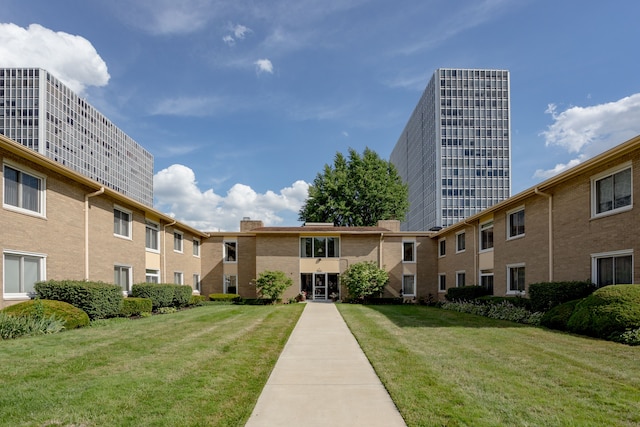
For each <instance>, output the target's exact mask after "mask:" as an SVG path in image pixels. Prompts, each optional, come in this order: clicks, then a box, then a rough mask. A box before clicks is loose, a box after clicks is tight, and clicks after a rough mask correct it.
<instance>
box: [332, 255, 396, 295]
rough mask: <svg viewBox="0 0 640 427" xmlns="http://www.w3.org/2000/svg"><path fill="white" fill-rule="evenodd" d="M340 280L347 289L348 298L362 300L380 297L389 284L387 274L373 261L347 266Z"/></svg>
mask: <svg viewBox="0 0 640 427" xmlns="http://www.w3.org/2000/svg"><path fill="white" fill-rule="evenodd" d="M340 280H341V282H342V283H343V284H344V285H345V286H346V287H347V290H348V291H349V297H350V298H352V299H353V298H355V299H356V300H362V299H364V298H365V297H369V296H373V295H380V293H381V292H382V290H383V289H384V287H385V285H386V284H387V282H389V273H387V272H386V271H385V270H384V269H383V268H379V267H378V265H377V264H376V263H375V262H373V261H363V262H358V263H355V264H352V265H351V266H349V268H347V270H346V271H345V272H344V273H343V274H342V276H341V279H340Z"/></svg>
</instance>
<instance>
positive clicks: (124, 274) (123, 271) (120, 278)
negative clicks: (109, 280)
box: [113, 265, 131, 292]
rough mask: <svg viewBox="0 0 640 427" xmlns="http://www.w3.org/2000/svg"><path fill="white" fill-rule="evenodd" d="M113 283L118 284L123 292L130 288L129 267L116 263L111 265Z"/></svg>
mask: <svg viewBox="0 0 640 427" xmlns="http://www.w3.org/2000/svg"><path fill="white" fill-rule="evenodd" d="M113 283H115V284H116V285H118V286H120V287H121V288H122V291H123V292H129V291H130V290H131V267H129V266H124V265H116V266H114V267H113Z"/></svg>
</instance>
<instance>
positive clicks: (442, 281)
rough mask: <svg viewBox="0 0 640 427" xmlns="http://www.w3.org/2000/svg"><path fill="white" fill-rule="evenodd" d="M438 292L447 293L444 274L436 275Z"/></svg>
mask: <svg viewBox="0 0 640 427" xmlns="http://www.w3.org/2000/svg"><path fill="white" fill-rule="evenodd" d="M438 291H439V292H446V291H447V276H446V275H445V274H438Z"/></svg>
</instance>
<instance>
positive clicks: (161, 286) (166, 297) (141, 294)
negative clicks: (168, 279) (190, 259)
mask: <svg viewBox="0 0 640 427" xmlns="http://www.w3.org/2000/svg"><path fill="white" fill-rule="evenodd" d="M191 293H192V289H191V286H187V285H174V284H170V283H136V284H135V285H133V286H132V288H131V295H132V296H133V297H136V298H148V299H150V300H151V301H152V305H153V309H154V310H157V309H158V308H162V307H185V306H187V305H189V302H190V301H191Z"/></svg>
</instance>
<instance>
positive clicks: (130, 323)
mask: <svg viewBox="0 0 640 427" xmlns="http://www.w3.org/2000/svg"><path fill="white" fill-rule="evenodd" d="M303 309H304V305H302V304H293V305H273V306H236V305H216V306H203V307H197V308H193V309H190V310H184V311H180V312H177V313H173V314H168V315H159V316H152V317H148V318H143V319H137V320H129V319H122V318H119V319H113V320H103V321H100V322H99V324H100V326H99V327H98V326H93V327H89V328H83V329H79V330H73V331H66V332H64V333H61V334H55V335H47V336H40V337H29V338H21V339H16V340H11V341H0V360H2V363H1V364H0V425H2V426H17V425H20V426H57V425H60V426H71V425H75V426H87V427H88V426H106V425H113V426H140V425H145V426H178V425H179V426H202V425H208V426H239V425H244V423H245V421H246V420H247V419H248V418H249V416H250V414H251V411H252V409H253V407H254V405H255V402H256V401H257V399H258V396H259V395H260V392H261V391H262V388H263V387H264V384H265V383H266V381H267V379H268V376H269V374H270V372H271V370H272V368H273V366H274V365H275V362H276V360H277V358H278V356H279V354H280V352H281V350H282V347H283V346H284V344H285V343H286V340H287V338H288V336H289V334H290V333H291V330H292V329H293V327H294V325H295V324H296V321H297V319H298V317H299V316H300V314H301V313H302V310H303Z"/></svg>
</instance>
